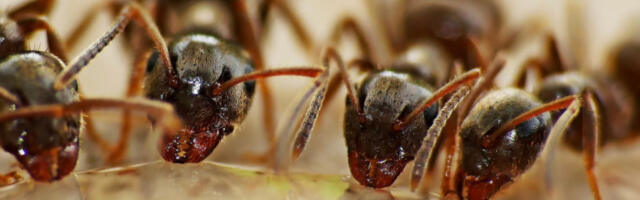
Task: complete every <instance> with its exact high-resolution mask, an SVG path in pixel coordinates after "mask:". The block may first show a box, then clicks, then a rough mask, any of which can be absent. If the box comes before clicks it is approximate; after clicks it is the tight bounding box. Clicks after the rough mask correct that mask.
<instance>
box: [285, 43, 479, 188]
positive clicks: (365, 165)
mask: <svg viewBox="0 0 640 200" xmlns="http://www.w3.org/2000/svg"><path fill="white" fill-rule="evenodd" d="M331 61H334V62H335V64H336V66H337V67H338V68H339V69H340V74H341V78H342V81H343V83H344V85H345V86H346V88H347V92H348V96H347V99H346V106H347V110H346V112H345V125H344V136H345V139H346V142H347V149H348V158H349V168H350V170H351V174H352V175H353V177H354V178H355V179H356V180H357V181H358V182H359V183H360V184H362V185H365V186H368V187H374V188H383V187H387V186H389V185H391V184H392V183H393V182H394V181H395V179H396V178H397V177H398V175H400V172H402V170H403V169H404V167H405V165H406V164H407V163H408V162H410V161H411V160H413V159H414V157H415V155H416V152H417V151H418V149H419V148H420V146H421V141H422V139H423V138H425V136H426V135H427V134H434V133H432V132H439V131H440V130H441V129H442V128H443V125H444V123H445V122H446V121H447V119H448V118H449V116H450V114H451V113H452V112H453V110H455V108H456V106H457V105H458V103H460V102H461V100H462V99H463V98H464V97H465V96H466V95H467V94H468V93H469V91H470V86H471V85H473V83H474V82H475V81H476V79H477V78H478V77H479V76H480V70H479V69H474V70H470V71H468V72H466V73H464V74H462V75H461V76H459V77H457V78H456V79H454V80H452V81H450V82H449V83H447V84H445V85H444V86H442V87H440V88H439V89H438V90H435V91H434V90H433V89H432V88H431V86H430V85H429V84H428V80H429V77H427V76H425V74H421V73H420V71H419V70H418V69H416V68H415V66H392V67H390V68H388V69H382V70H375V69H372V68H373V67H371V66H369V67H367V68H368V69H371V71H370V72H369V73H368V75H367V77H366V78H364V79H363V80H362V81H360V82H359V83H358V84H356V85H355V86H353V85H352V83H351V81H350V79H349V76H348V74H347V72H346V67H345V66H344V64H343V61H342V58H341V57H340V55H339V54H338V53H337V52H336V51H335V50H334V49H333V48H328V49H327V50H326V51H325V53H324V56H323V65H324V66H329V64H330V63H329V62H331ZM356 61H357V60H356ZM362 64H365V65H366V62H365V63H362V62H352V64H351V65H362ZM326 84H330V83H329V82H327V83H325V85H324V86H322V89H320V90H318V91H317V92H316V93H315V94H314V98H313V99H312V100H311V106H310V108H309V110H307V112H306V113H305V114H304V118H303V120H302V125H301V126H300V128H299V129H298V131H297V132H296V134H295V135H294V136H293V135H291V131H290V130H291V129H292V128H293V127H294V126H293V125H289V126H287V128H286V129H284V131H283V134H282V136H281V139H280V141H279V143H278V147H279V149H278V151H276V166H275V169H276V171H280V170H285V169H286V168H287V167H288V165H289V163H290V162H291V161H292V160H296V159H297V158H298V157H299V155H300V153H301V152H302V150H303V149H304V147H305V145H306V143H307V140H308V138H309V136H310V133H311V130H312V128H313V126H314V124H315V119H316V118H317V113H318V110H319V109H320V107H321V105H322V103H323V100H324V99H325V98H324V97H325V93H326V92H327V91H326V87H327V85H326ZM453 92H455V93H454V94H453V95H452V96H451V97H450V98H449V100H448V101H447V103H445V105H443V106H442V108H441V109H439V105H438V101H439V100H440V99H441V98H443V97H444V96H445V95H447V94H450V93H453ZM326 96H329V95H326ZM305 101H306V100H305V99H303V100H302V101H300V103H299V105H298V107H300V105H301V104H303V103H305ZM300 112H301V111H300V110H299V109H295V112H294V113H293V115H292V117H291V119H290V121H292V122H295V120H294V118H295V117H293V116H297V115H299V113H300ZM427 129H429V133H427V132H426V131H427ZM289 149H291V151H289Z"/></svg>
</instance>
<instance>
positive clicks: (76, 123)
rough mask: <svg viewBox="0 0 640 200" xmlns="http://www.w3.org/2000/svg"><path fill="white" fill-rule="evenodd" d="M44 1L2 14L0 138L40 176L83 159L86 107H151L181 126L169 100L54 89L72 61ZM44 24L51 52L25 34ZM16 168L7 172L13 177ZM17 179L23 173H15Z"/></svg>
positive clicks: (54, 174) (172, 126)
mask: <svg viewBox="0 0 640 200" xmlns="http://www.w3.org/2000/svg"><path fill="white" fill-rule="evenodd" d="M44 2H50V1H33V2H30V3H28V4H26V5H25V6H22V7H20V8H18V9H16V10H14V11H11V12H9V13H6V15H2V16H0V80H2V81H0V109H1V110H2V112H1V113H0V128H1V129H2V134H1V135H0V144H1V145H2V148H3V149H4V150H5V151H7V152H8V153H10V154H12V155H13V156H14V157H15V158H16V159H17V160H18V162H19V163H20V164H21V166H22V167H23V168H24V169H26V170H27V171H28V173H29V174H30V175H31V177H32V178H33V179H34V180H35V181H40V182H52V181H55V180H59V179H61V178H63V177H65V176H66V175H68V174H69V173H70V172H71V171H73V169H74V168H75V165H76V162H77V160H78V151H79V134H80V132H81V130H82V127H83V120H82V118H81V114H82V112H85V111H89V110H94V109H106V108H120V109H125V110H140V111H144V112H147V113H149V114H150V115H152V116H153V118H154V119H155V120H157V121H158V123H159V124H160V126H161V127H162V129H163V130H164V131H168V132H172V131H174V130H177V127H179V126H180V124H181V122H180V120H179V118H178V117H177V116H175V115H174V114H173V109H172V107H171V106H170V105H168V104H166V103H161V102H158V101H150V100H135V99H127V100H119V99H84V98H81V97H80V96H79V91H78V85H77V84H76V82H75V81H74V82H72V83H71V84H68V85H66V86H65V87H62V88H61V89H59V90H55V89H54V81H55V79H56V77H57V76H58V75H59V74H60V73H61V72H62V71H63V68H64V67H65V66H66V64H65V62H64V61H65V60H66V57H65V55H64V51H63V47H62V44H61V43H60V42H59V41H60V40H59V39H58V36H57V34H56V32H55V31H54V30H53V28H52V27H51V26H50V25H49V23H48V20H47V19H46V18H45V17H43V15H44V14H46V12H48V10H49V8H48V7H49V6H51V5H52V4H47V3H44ZM36 30H44V31H46V35H47V43H48V46H49V48H50V49H51V50H52V51H51V53H49V52H44V51H35V50H26V49H25V46H26V41H25V38H26V37H28V36H29V35H31V34H33V32H34V31H36ZM95 53H97V51H96V49H94V48H91V49H88V50H87V51H86V52H84V55H83V56H81V57H79V58H78V59H76V60H75V61H73V62H71V65H72V66H81V65H86V64H87V62H88V61H89V60H90V59H91V58H92V57H93V56H87V55H95ZM7 176H13V177H19V176H16V173H8V174H7V175H3V176H2V177H1V179H2V180H10V177H7ZM14 180H15V181H17V180H18V179H14Z"/></svg>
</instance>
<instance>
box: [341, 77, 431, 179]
mask: <svg viewBox="0 0 640 200" xmlns="http://www.w3.org/2000/svg"><path fill="white" fill-rule="evenodd" d="M422 83H423V82H421V81H417V80H415V79H413V78H411V76H410V75H409V74H407V73H399V72H394V71H388V70H385V71H382V72H376V73H372V74H370V75H369V76H368V77H367V78H365V80H364V81H363V82H362V83H361V84H360V85H359V87H358V88H357V95H358V98H359V101H360V105H362V111H363V116H364V121H363V122H360V121H359V120H358V118H359V117H358V114H357V111H356V110H355V108H354V107H353V104H352V103H351V102H350V100H349V98H347V111H346V112H345V125H344V135H345V139H346V142H347V149H348V155H349V167H350V169H351V174H352V175H353V177H354V178H355V179H356V180H357V181H358V182H360V183H361V184H362V185H366V186H369V187H375V188H381V187H386V186H389V185H391V184H392V183H393V182H394V180H395V179H396V178H397V177H398V175H400V173H401V172H402V170H403V169H404V166H405V165H406V164H407V163H408V162H409V161H411V160H413V158H414V156H415V154H416V152H417V151H418V148H420V144H421V141H422V138H424V136H425V135H426V133H427V129H428V128H429V127H430V126H431V124H432V123H433V120H434V119H435V117H436V115H437V111H438V109H437V108H438V105H433V106H431V107H429V108H428V109H427V110H425V111H424V114H423V115H420V116H418V117H416V118H415V119H413V120H412V121H411V122H409V123H407V125H406V127H405V128H404V129H402V130H400V131H395V130H394V129H393V124H394V123H395V122H396V120H397V119H400V118H401V117H404V116H406V115H408V114H409V113H410V112H411V111H413V109H415V108H416V107H417V106H418V104H420V103H421V102H422V101H424V100H425V99H426V98H428V97H430V96H431V95H432V93H431V91H430V90H429V89H427V88H426V86H425V85H422Z"/></svg>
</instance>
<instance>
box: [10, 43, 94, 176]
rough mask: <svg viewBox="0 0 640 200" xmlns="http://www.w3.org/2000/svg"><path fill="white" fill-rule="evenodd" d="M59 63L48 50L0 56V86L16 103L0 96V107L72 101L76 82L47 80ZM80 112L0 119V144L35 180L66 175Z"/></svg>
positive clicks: (75, 145)
mask: <svg viewBox="0 0 640 200" xmlns="http://www.w3.org/2000/svg"><path fill="white" fill-rule="evenodd" d="M63 65H64V64H63V63H62V61H60V59H58V58H56V57H55V56H53V55H51V54H48V53H41V52H26V53H20V54H14V55H11V56H8V57H6V58H5V59H3V60H2V61H0V87H3V88H5V89H7V90H8V91H9V92H10V93H12V94H14V95H16V96H17V97H18V99H19V102H18V103H13V102H9V101H4V100H0V109H2V111H3V112H7V111H12V110H16V109H19V108H25V107H29V106H35V105H46V104H67V103H71V102H73V101H77V100H78V96H77V86H76V84H75V83H73V84H70V85H69V86H67V87H66V88H64V89H63V90H60V91H55V90H54V89H53V82H54V80H55V78H56V76H57V74H58V73H59V72H60V71H61V70H62V66H63ZM80 126H81V122H80V115H79V114H73V115H68V116H66V117H28V118H24V119H18V120H13V121H10V122H5V123H0V128H1V129H2V134H0V143H1V144H2V147H3V148H4V149H5V150H6V151H7V152H9V153H11V154H13V155H14V156H15V157H16V158H17V159H18V161H19V162H20V163H21V164H22V166H23V167H24V168H25V169H27V171H29V173H30V174H31V177H33V179H35V180H37V181H53V180H57V179H60V178H62V177H64V176H65V175H67V174H69V173H70V172H71V171H72V170H73V169H74V167H75V165H76V161H77V158H78V134H79V132H80Z"/></svg>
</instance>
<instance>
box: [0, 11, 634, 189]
mask: <svg viewBox="0 0 640 200" xmlns="http://www.w3.org/2000/svg"><path fill="white" fill-rule="evenodd" d="M25 2H26V1H22V0H3V1H0V11H3V10H11V8H15V7H17V6H19V5H21V4H23V3H25ZM98 2H100V0H84V1H79V0H59V3H58V4H57V5H56V6H55V8H54V10H53V12H52V13H51V15H50V17H49V19H50V20H51V22H52V24H53V27H55V28H56V30H57V31H58V34H59V35H60V36H61V37H62V38H64V39H66V37H68V35H69V34H70V32H71V30H72V29H73V28H74V27H75V26H76V25H77V24H78V23H80V21H81V20H82V19H83V17H84V16H86V15H87V14H88V12H89V10H90V9H89V8H91V7H92V6H93V5H95V4H96V3H98ZM287 2H288V3H289V5H290V6H291V7H292V8H293V11H294V14H295V15H297V16H299V17H300V19H301V21H302V22H303V28H305V29H306V30H307V33H310V36H311V39H312V41H313V43H314V44H315V45H316V46H317V49H314V53H313V55H309V54H307V53H305V49H304V48H303V47H302V46H301V45H300V44H299V43H298V41H297V39H296V38H295V37H294V35H293V31H292V29H291V27H290V26H288V25H287V23H286V22H283V21H282V20H280V19H281V17H282V16H281V14H280V13H278V12H274V13H273V14H272V16H271V17H270V18H269V19H268V20H269V21H270V24H271V26H272V27H271V28H270V29H269V31H268V32H265V33H264V35H263V37H264V38H263V41H262V42H261V47H262V51H263V54H264V58H265V61H266V65H267V66H268V68H279V67H287V66H308V65H318V64H320V54H321V50H322V49H323V47H325V46H327V45H329V43H328V41H329V34H330V31H331V29H332V28H333V27H334V26H335V25H336V23H337V22H338V21H339V20H340V19H341V18H343V17H345V16H353V17H354V18H355V19H356V20H357V21H358V22H359V23H360V24H361V25H363V28H364V30H365V32H367V33H368V34H369V35H370V36H371V37H372V38H371V41H374V42H373V45H374V48H376V49H377V51H376V52H375V54H377V55H379V56H380V57H381V58H382V59H381V62H382V63H384V62H389V61H388V54H389V52H385V48H384V46H382V45H384V42H378V41H383V40H384V38H383V36H382V35H381V33H380V30H381V28H382V27H381V26H380V24H377V23H375V22H374V21H372V20H371V19H372V17H373V16H372V15H371V12H370V11H371V7H368V3H372V2H377V1H374V0H351V1H342V0H324V1H319V0H296V1H287ZM497 2H498V4H499V5H500V7H501V12H502V13H503V16H504V20H505V23H506V24H505V26H506V27H513V28H517V27H531V26H540V27H543V29H545V30H548V31H550V32H553V33H554V34H555V35H556V37H557V38H558V40H559V41H560V43H561V48H562V49H563V50H564V51H574V52H575V50H571V48H572V47H571V45H572V44H570V43H569V42H568V41H572V40H571V39H575V38H573V37H576V36H575V35H572V34H569V33H570V32H569V27H570V25H572V23H577V22H575V21H572V20H573V19H575V16H574V18H571V17H569V16H570V14H568V10H570V9H577V10H578V13H579V15H578V16H582V18H581V19H580V20H581V21H582V23H584V27H582V28H583V30H580V31H579V32H578V33H579V34H580V37H583V40H582V41H581V42H583V43H581V44H580V45H579V46H580V47H581V48H580V49H579V51H580V52H577V54H580V55H581V56H580V58H579V63H581V70H585V71H589V72H602V73H609V72H610V69H609V68H608V67H607V66H608V65H609V63H608V62H609V61H608V52H609V51H611V49H612V48H613V47H614V46H615V45H617V44H618V42H620V41H621V40H623V39H627V38H630V37H638V36H640V35H634V34H638V33H640V32H634V31H637V30H636V28H637V27H638V26H637V25H638V24H637V22H636V21H637V19H639V17H640V16H637V15H638V13H640V1H635V0H610V1H598V0H582V1H579V0H563V1H555V0H519V1H507V0H497ZM384 3H389V4H390V5H393V4H394V3H398V2H396V1H384ZM248 5H249V8H250V10H251V12H252V15H253V16H256V10H255V7H256V5H257V2H254V1H252V0H249V1H248ZM382 15H384V14H382ZM112 22H113V18H112V16H111V15H110V13H109V12H108V11H105V12H101V13H100V14H99V15H98V17H97V18H96V20H95V21H94V22H93V23H92V24H91V25H90V26H89V27H88V28H87V31H88V33H87V34H85V36H83V37H82V38H80V40H79V42H78V45H77V47H75V48H73V49H68V55H69V56H70V57H75V55H78V54H79V53H80V52H82V51H83V50H84V49H85V48H86V47H88V46H89V45H90V44H91V43H92V42H94V41H95V39H96V38H98V37H99V36H100V35H101V34H103V33H104V32H105V31H107V29H108V28H109V26H110V24H111V23H112ZM573 25H575V24H573ZM525 29H526V28H525ZM573 41H576V40H573ZM534 43H535V42H534ZM538 43H540V42H538ZM30 46H31V47H33V48H34V49H39V50H42V49H44V48H45V47H46V43H43V42H42V41H41V40H38V39H36V40H35V41H34V42H32V44H30ZM530 46H531V47H528V48H525V49H524V50H519V51H517V52H507V53H505V58H506V59H507V67H506V68H507V69H505V72H504V73H502V74H501V75H500V76H499V78H498V82H499V85H501V84H502V85H508V84H509V83H510V81H512V79H513V77H512V76H510V75H509V73H510V71H509V69H511V68H517V67H518V66H520V65H521V64H522V62H523V61H524V59H525V58H526V57H529V56H531V55H536V54H539V53H540V49H541V47H540V45H530ZM127 48H128V46H127V44H126V43H125V42H124V40H123V39H122V37H118V38H116V39H115V41H114V42H112V43H111V44H110V45H109V46H107V47H106V48H105V49H104V51H103V52H102V53H100V54H99V55H98V56H97V57H96V58H95V59H94V60H93V61H91V63H90V64H89V67H88V68H86V69H85V70H84V71H82V73H81V74H80V75H79V76H78V82H79V84H80V86H81V90H82V92H83V93H84V94H85V95H86V96H87V97H115V98H118V97H123V95H124V91H125V88H126V85H127V82H128V78H129V71H130V68H131V65H132V63H133V60H134V58H133V56H132V53H131V51H129V50H128V49H127ZM338 49H339V51H340V52H341V54H342V55H343V56H344V57H345V60H350V59H351V58H353V57H355V56H357V55H358V53H357V48H356V43H355V38H354V37H353V36H352V35H350V34H345V35H344V37H343V39H342V42H341V43H340V44H339V45H338ZM385 59H387V60H385ZM334 71H336V70H334ZM354 76H355V73H354ZM353 80H359V77H358V76H355V77H354V79H353ZM309 82H310V79H307V78H297V77H278V78H272V79H269V80H268V83H269V87H270V88H271V89H272V90H273V91H274V94H275V95H274V96H275V102H276V105H275V109H274V110H276V111H277V113H276V117H277V121H278V122H279V124H278V128H279V130H282V129H283V127H284V126H285V125H286V124H287V122H285V121H283V120H281V119H284V118H285V117H286V116H287V114H288V113H287V111H288V110H290V109H291V107H292V106H291V105H292V104H293V103H295V102H293V99H295V98H293V97H296V96H297V95H299V94H300V92H301V91H302V90H303V89H304V88H305V87H306V86H307V85H308V83H309ZM260 94H261V93H260V92H257V93H256V96H255V97H254V103H253V106H252V107H251V109H250V110H249V115H248V117H247V119H246V120H245V121H244V123H243V124H242V125H240V128H239V129H237V130H236V132H235V133H233V134H232V135H230V136H229V137H225V138H224V139H223V141H222V142H221V144H220V145H219V146H218V147H217V148H216V150H215V151H214V152H213V153H212V155H211V156H210V157H209V158H208V160H210V161H214V162H216V163H224V164H233V165H238V166H244V167H247V166H248V167H257V168H261V165H260V163H256V162H252V161H249V160H247V159H245V158H246V157H245V155H247V153H261V152H263V151H265V150H266V149H267V142H266V140H265V135H264V127H263V126H262V119H261V117H262V114H261V112H262V108H261V105H262V104H261V103H260V102H259V101H261V95H260ZM336 96H337V97H338V100H333V101H330V102H329V103H327V104H325V106H324V108H323V109H326V112H325V113H324V114H325V115H323V116H320V118H319V121H318V125H317V127H316V128H315V130H314V132H313V135H312V136H311V139H310V144H309V145H308V146H307V149H306V150H305V151H304V153H303V154H302V156H301V157H300V160H298V162H297V163H296V164H295V165H294V167H293V170H294V171H297V172H303V173H309V174H326V175H337V176H348V175H349V169H348V165H347V156H346V147H345V143H344V139H343V136H342V134H343V132H342V124H343V112H344V101H343V98H344V96H345V91H344V89H342V90H341V91H340V92H339V93H338V95H336ZM91 115H92V116H94V119H93V120H94V122H96V123H97V125H98V131H99V132H100V133H101V134H103V135H104V136H105V137H106V138H108V139H109V140H110V141H115V139H116V136H117V133H118V131H119V130H118V129H119V127H120V123H121V122H120V112H118V111H100V112H98V111H95V112H91ZM134 121H135V124H136V133H135V134H134V135H133V139H132V141H133V142H131V143H130V148H129V150H130V151H129V153H128V154H127V158H126V160H125V162H124V163H123V164H122V165H119V166H128V165H132V164H139V163H146V162H153V161H157V160H161V158H160V156H159V154H158V151H157V150H156V149H157V147H156V145H157V143H158V138H157V134H155V133H152V132H151V131H150V128H149V127H150V125H149V123H148V121H147V119H146V116H144V115H139V116H137V117H135V119H134ZM631 143H632V144H630V145H627V146H615V147H610V148H609V147H608V148H606V149H604V150H603V152H602V153H601V154H600V156H599V158H598V159H599V160H598V167H597V168H598V169H597V171H598V173H599V176H600V177H601V179H600V183H601V187H602V188H601V191H602V193H603V195H604V196H605V197H609V198H607V199H622V198H625V197H634V196H635V197H637V196H636V195H640V182H638V181H637V180H636V179H634V178H630V177H634V176H633V175H635V177H640V176H639V175H640V174H639V172H640V171H638V170H634V167H633V166H636V165H637V164H640V162H638V159H640V150H638V148H634V147H633V146H637V144H633V142H631ZM559 152H560V153H559V154H560V155H559V157H560V158H562V163H555V164H556V165H557V166H554V170H559V172H562V173H556V174H558V176H559V177H563V176H566V177H565V178H560V179H559V181H557V183H558V184H554V189H553V191H554V194H556V193H557V194H559V195H558V196H554V197H556V198H558V199H563V197H571V198H575V197H581V198H582V197H584V198H591V196H590V192H589V188H588V185H587V183H586V179H585V178H584V173H583V171H584V170H583V168H582V161H581V157H580V155H578V154H575V153H573V152H570V151H567V150H566V149H560V150H559ZM102 156H103V155H102V154H101V152H100V151H99V150H98V149H97V148H96V146H95V144H94V143H93V142H92V141H90V140H88V139H87V138H86V137H83V138H82V140H81V159H80V161H79V164H78V166H77V168H76V170H77V171H86V170H95V169H102V168H111V167H114V166H108V165H106V164H105V163H103V160H102V159H103V157H102ZM0 159H1V160H2V162H1V163H0V172H6V171H9V170H10V169H12V164H13V163H15V161H14V158H13V157H12V156H11V155H9V154H7V153H4V152H0ZM439 165H441V164H439ZM116 167H117V166H116ZM409 167H411V166H408V167H407V168H409ZM203 168H208V167H203ZM191 170H198V168H197V167H196V168H193V169H191ZM532 171H535V170H532ZM538 173H539V172H538ZM406 174H407V173H403V175H402V177H401V178H400V179H399V180H398V181H396V183H395V184H394V186H393V188H394V190H395V189H396V188H405V189H404V190H406V187H407V186H408V180H407V177H406ZM529 174H530V175H529ZM529 174H527V175H526V176H524V177H523V178H522V181H519V182H517V183H516V184H513V185H512V186H511V187H509V188H508V189H507V191H505V192H503V194H502V197H503V198H507V199H508V198H519V199H522V196H523V194H526V195H524V196H528V197H527V199H537V198H536V197H537V196H536V195H541V194H540V193H536V192H540V191H544V190H543V188H542V186H541V184H540V181H541V179H540V177H537V179H536V172H531V173H529ZM537 175H539V174H537ZM202 176H208V175H206V174H205V173H202ZM338 180H339V181H344V180H342V179H338ZM169 181H170V180H169ZM347 182H350V183H354V181H353V180H347ZM75 187H76V186H70V187H68V188H75ZM398 190H400V191H403V190H402V189H398ZM41 191H42V190H41ZM435 191H436V192H437V190H435ZM369 192H371V193H375V191H369ZM563 195H565V196H563ZM0 197H2V195H0ZM85 197H86V196H85ZM124 197H127V196H126V195H125V196H124ZM136 198H137V197H135V196H128V199H136ZM248 199H251V198H248Z"/></svg>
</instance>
